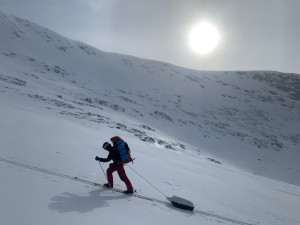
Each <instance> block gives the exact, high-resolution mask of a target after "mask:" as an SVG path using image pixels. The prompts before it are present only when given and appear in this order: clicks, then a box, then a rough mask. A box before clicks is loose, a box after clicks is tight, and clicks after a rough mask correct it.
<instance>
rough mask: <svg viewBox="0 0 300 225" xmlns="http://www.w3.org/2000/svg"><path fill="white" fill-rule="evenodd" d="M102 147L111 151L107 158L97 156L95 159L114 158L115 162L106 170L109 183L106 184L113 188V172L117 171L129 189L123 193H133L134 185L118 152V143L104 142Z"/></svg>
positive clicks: (107, 159) (106, 160)
mask: <svg viewBox="0 0 300 225" xmlns="http://www.w3.org/2000/svg"><path fill="white" fill-rule="evenodd" d="M118 138H119V137H118ZM111 140H112V141H113V143H115V142H114V139H113V138H111ZM124 145H125V148H126V149H127V150H128V151H130V149H129V147H128V145H127V143H126V142H124ZM102 148H103V149H104V150H106V151H108V152H109V154H108V156H107V158H100V157H98V156H96V157H95V160H96V161H99V162H109V161H110V160H113V163H110V164H109V167H108V169H107V171H106V174H107V180H108V183H106V184H104V186H105V187H110V188H113V185H114V180H113V175H112V174H113V172H115V171H117V172H118V174H119V177H120V179H121V180H122V181H123V182H124V183H125V184H126V187H127V190H126V191H124V192H123V193H124V194H133V187H132V185H131V182H130V180H129V179H128V177H127V175H126V172H125V170H124V163H123V162H122V160H121V156H120V154H119V152H118V149H117V145H116V144H114V145H113V146H112V145H111V144H110V143H108V142H105V143H104V144H103V146H102Z"/></svg>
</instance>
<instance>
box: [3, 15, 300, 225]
mask: <svg viewBox="0 0 300 225" xmlns="http://www.w3.org/2000/svg"><path fill="white" fill-rule="evenodd" d="M0 31H1V32H0V68H1V70H0V105H1V110H0V124H1V126H0V133H1V141H0V148H1V153H0V159H6V160H10V161H14V162H19V163H23V164H26V165H30V166H36V167H37V168H41V169H47V170H51V171H55V172H58V173H63V174H68V175H70V176H78V177H82V178H84V179H87V180H91V181H95V182H98V183H105V182H106V181H105V177H104V175H103V173H102V170H101V168H100V166H99V164H98V163H97V162H96V161H94V158H95V156H96V155H98V156H102V157H105V156H106V155H105V154H106V152H103V151H102V150H101V146H102V143H103V142H105V141H108V140H109V139H110V137H111V136H114V135H119V136H121V137H122V138H124V139H125V140H126V141H127V142H128V144H129V146H130V147H131V149H132V152H133V156H134V157H135V158H136V160H135V163H134V164H133V165H130V166H131V167H132V168H134V169H135V170H136V171H138V172H139V173H140V174H142V175H143V176H144V177H145V178H147V179H148V180H149V181H150V182H151V183H152V184H153V185H155V186H156V187H157V188H158V189H159V190H160V191H162V192H163V193H165V194H166V195H167V196H172V195H176V196H180V197H183V198H186V199H188V200H191V201H192V202H193V203H194V205H195V209H196V211H198V213H197V212H196V211H195V212H188V211H183V210H180V209H176V208H174V207H173V206H171V205H169V206H166V205H162V204H159V203H155V202H150V201H145V200H142V199H137V198H133V197H130V196H126V195H122V194H120V193H115V192H112V191H108V190H105V189H101V188H96V187H93V186H89V185H87V184H82V183H78V182H75V181H70V180H67V179H64V178H62V177H55V176H52V175H49V174H44V173H41V172H39V171H35V170H30V169H26V168H23V167H18V166H17V165H12V164H9V163H7V162H4V161H1V160H0V168H1V169H0V179H1V181H2V182H1V185H0V202H1V204H0V222H1V224H6V225H15V224H22V225H23V224H24V225H32V224H45V225H47V224H49V225H50V224H73V225H76V224H99V223H103V224H117V223H125V224H133V225H134V224H164V225H165V224H172V225H173V224H208V225H209V224H211V225H215V224H234V223H233V222H230V221H226V220H222V219H220V218H219V219H218V218H217V217H218V216H219V217H225V218H230V219H234V220H236V221H240V224H243V223H244V224H272V225H276V224H278V225H282V224H289V225H293V224H295V225H296V224H299V223H300V217H299V213H298V209H299V208H300V188H299V185H300V176H299V172H300V164H299V163H298V161H299V158H300V152H299V149H300V148H299V147H300V145H299V143H300V128H299V120H300V104H299V100H300V76H299V75H297V74H284V73H280V72H273V71H251V72H242V71H240V72H214V71H195V70H190V69H186V68H180V67H177V66H175V65H170V64H167V63H163V62H156V61H150V60H145V59H140V58H135V57H131V56H125V55H119V54H113V53H105V52H102V51H99V50H97V49H95V48H93V47H91V46H88V45H85V44H83V43H79V42H76V41H72V40H69V39H66V38H64V37H62V36H61V35H59V34H57V33H54V32H52V31H50V30H48V29H46V28H43V27H40V26H38V25H36V24H34V23H31V22H29V21H26V20H23V19H20V18H18V17H15V16H13V15H9V14H6V13H4V12H1V11H0ZM102 166H103V167H104V168H107V166H108V164H104V165H102ZM126 172H127V174H128V176H129V178H130V179H131V181H132V183H133V186H134V188H136V189H137V191H138V193H140V194H142V195H146V196H150V197H153V198H157V199H161V200H165V197H164V196H163V195H162V194H161V193H159V192H158V191H157V190H155V189H154V188H153V187H151V186H150V185H149V184H147V183H146V182H145V181H144V180H143V179H141V177H139V176H138V175H137V174H136V173H134V172H133V171H132V170H131V169H130V168H129V167H127V168H126ZM114 178H115V182H116V187H118V188H121V189H124V188H125V185H124V184H123V183H122V182H121V181H120V180H119V178H118V176H117V174H114ZM199 212H203V213H202V214H201V213H199ZM205 212H206V213H207V215H206V216H205V215H204V214H205ZM209 213H210V214H213V215H216V217H213V216H209Z"/></svg>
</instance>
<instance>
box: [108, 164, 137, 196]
mask: <svg viewBox="0 0 300 225" xmlns="http://www.w3.org/2000/svg"><path fill="white" fill-rule="evenodd" d="M115 171H117V172H118V174H119V177H120V179H121V180H122V181H123V182H124V183H125V184H126V187H127V190H129V191H132V190H133V187H132V185H131V182H130V180H129V179H128V177H127V175H126V173H125V170H124V167H123V164H122V163H111V164H109V167H108V169H107V170H106V174H107V179H108V183H109V184H110V186H113V185H114V178H113V175H112V174H113V172H115Z"/></svg>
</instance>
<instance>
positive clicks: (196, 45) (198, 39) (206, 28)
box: [189, 22, 220, 54]
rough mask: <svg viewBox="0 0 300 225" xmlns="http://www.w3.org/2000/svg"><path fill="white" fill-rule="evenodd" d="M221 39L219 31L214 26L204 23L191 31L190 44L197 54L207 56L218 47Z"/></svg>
mask: <svg viewBox="0 0 300 225" xmlns="http://www.w3.org/2000/svg"><path fill="white" fill-rule="evenodd" d="M219 38H220V36H219V33H218V31H217V29H216V28H215V27H214V26H213V25H211V24H209V23H205V22H203V23H200V24H199V25H197V26H195V27H194V28H193V29H192V30H191V32H190V35H189V42H190V46H191V48H192V49H193V50H194V51H195V52H198V53H201V54H206V53H209V52H211V51H212V50H213V49H214V48H215V47H216V46H217V45H218V42H219Z"/></svg>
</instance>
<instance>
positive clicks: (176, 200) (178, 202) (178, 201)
mask: <svg viewBox="0 0 300 225" xmlns="http://www.w3.org/2000/svg"><path fill="white" fill-rule="evenodd" d="M167 199H168V200H169V201H170V202H171V203H172V204H173V205H174V206H175V207H177V208H180V209H185V210H191V211H193V210H194V208H195V207H194V204H193V203H192V202H191V201H189V200H186V199H183V198H180V197H178V196H175V195H173V196H172V197H167Z"/></svg>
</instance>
